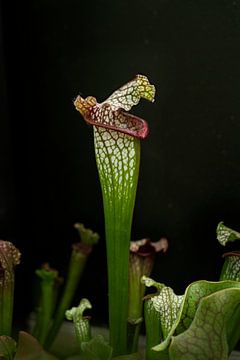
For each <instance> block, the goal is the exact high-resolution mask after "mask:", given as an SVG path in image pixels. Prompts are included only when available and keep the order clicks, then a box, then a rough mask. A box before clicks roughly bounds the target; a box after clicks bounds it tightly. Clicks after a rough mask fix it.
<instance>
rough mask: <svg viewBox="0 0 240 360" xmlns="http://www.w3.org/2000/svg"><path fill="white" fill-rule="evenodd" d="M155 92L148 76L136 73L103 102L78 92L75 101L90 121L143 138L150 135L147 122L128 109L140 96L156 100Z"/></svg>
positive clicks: (136, 102) (99, 125) (76, 105)
mask: <svg viewBox="0 0 240 360" xmlns="http://www.w3.org/2000/svg"><path fill="white" fill-rule="evenodd" d="M154 96H155V87H154V85H151V84H150V83H149V81H148V78H147V77H146V76H144V75H137V76H136V77H135V79H133V80H132V81H130V82H128V83H127V84H126V85H124V86H122V87H121V88H120V89H118V90H117V91H115V92H114V93H113V94H112V95H111V96H110V97H109V98H108V99H107V100H105V101H104V102H103V103H100V104H99V103H97V100H96V99H95V98H94V97H92V96H89V97H87V98H86V99H83V98H82V97H81V96H77V98H76V100H75V101H74V105H75V107H76V109H77V110H78V111H79V112H80V113H81V115H82V116H83V117H84V119H85V121H86V122H87V123H88V124H91V125H94V126H98V127H103V128H105V129H110V130H115V131H119V132H122V133H124V134H127V135H130V136H133V137H137V138H142V139H144V138H145V137H146V136H147V135H148V124H147V122H146V121H145V120H143V119H141V118H139V117H137V116H134V115H131V114H129V113H127V112H126V111H128V110H130V109H131V108H132V106H133V105H137V104H138V103H139V101H140V99H141V98H145V99H147V100H149V101H154Z"/></svg>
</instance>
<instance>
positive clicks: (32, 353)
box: [14, 331, 57, 360]
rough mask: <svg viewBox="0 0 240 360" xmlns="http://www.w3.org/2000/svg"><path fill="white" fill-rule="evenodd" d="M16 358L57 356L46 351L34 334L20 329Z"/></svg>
mask: <svg viewBox="0 0 240 360" xmlns="http://www.w3.org/2000/svg"><path fill="white" fill-rule="evenodd" d="M14 360H57V358H56V357H55V356H53V355H50V354H48V353H46V352H45V351H44V350H43V348H42V346H41V345H40V344H39V342H38V341H37V340H36V339H35V338H34V337H33V336H32V335H30V334H28V333H26V332H24V331H20V333H19V339H18V347H17V353H16V355H15V357H14Z"/></svg>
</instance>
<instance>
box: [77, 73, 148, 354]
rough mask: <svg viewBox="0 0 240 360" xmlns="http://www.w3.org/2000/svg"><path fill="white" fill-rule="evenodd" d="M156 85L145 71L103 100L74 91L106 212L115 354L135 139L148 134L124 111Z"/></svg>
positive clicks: (122, 309) (121, 342)
mask: <svg viewBox="0 0 240 360" xmlns="http://www.w3.org/2000/svg"><path fill="white" fill-rule="evenodd" d="M154 96H155V88H154V86H153V85H151V84H150V83H149V81H148V79H147V77H146V76H143V75H137V76H136V77H135V79H134V80H132V81H130V82H129V83H127V84H126V85H124V86H122V87H121V88H120V89H119V90H117V91H115V92H114V93H113V94H112V95H111V96H110V97H109V98H108V99H107V100H105V101H104V102H103V103H101V104H99V103H97V100H96V99H95V98H94V97H87V98H86V99H85V100H84V99H83V98H81V97H80V96H78V97H77V98H76V100H75V102H74V104H75V106H76V109H77V110H78V111H79V112H80V113H81V114H82V116H83V117H84V119H85V121H86V122H87V123H88V124H91V125H93V128H94V144H95V153H96V161H97V167H98V172H99V177H100V182H101V188H102V194H103V205H104V214H105V228H106V241H107V259H108V287H109V327H110V345H111V346H112V347H113V349H114V350H113V351H114V355H121V354H124V353H126V349H127V318H128V264H129V244H130V237H131V225H132V215H133V209H134V203H135V196H136V188H137V181H138V173H139V162H140V139H144V138H145V137H146V136H147V135H148V124H147V122H146V121H145V120H143V119H141V118H139V117H136V116H134V115H131V114H129V113H128V112H127V111H129V110H130V109H131V107H132V106H133V105H137V104H138V102H139V101H140V99H141V98H145V99H147V100H149V101H152V102H153V101H154Z"/></svg>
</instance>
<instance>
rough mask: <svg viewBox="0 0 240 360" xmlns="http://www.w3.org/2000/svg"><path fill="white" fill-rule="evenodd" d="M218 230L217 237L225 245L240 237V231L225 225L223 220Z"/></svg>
mask: <svg viewBox="0 0 240 360" xmlns="http://www.w3.org/2000/svg"><path fill="white" fill-rule="evenodd" d="M216 232H217V239H218V241H219V243H220V244H221V245H223V246H225V245H226V244H227V243H228V242H233V241H235V240H239V239H240V233H239V232H237V231H235V230H233V229H231V228H229V227H227V226H225V225H224V224H223V222H222V221H221V222H220V223H219V224H218V226H217V230H216Z"/></svg>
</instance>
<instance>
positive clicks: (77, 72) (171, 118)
mask: <svg viewBox="0 0 240 360" xmlns="http://www.w3.org/2000/svg"><path fill="white" fill-rule="evenodd" d="M0 19H1V24H0V25H1V33H0V35H1V39H0V41H1V44H0V45H1V63H0V77H1V79H0V80H1V82H0V91H1V103H2V104H1V108H0V112H1V121H0V131H1V142H0V148H1V164H0V166H1V168H0V194H1V196H0V235H1V237H2V238H3V239H6V240H11V241H13V242H14V244H15V245H16V246H18V247H19V248H20V249H21V251H22V265H21V266H20V267H18V270H17V288H16V304H17V307H16V309H17V315H18V316H20V314H21V315H23V316H24V315H25V314H26V313H27V312H28V311H29V310H30V308H31V302H30V304H29V305H28V304H27V301H28V297H30V296H31V295H32V281H33V278H34V275H33V274H34V269H35V268H36V267H37V266H39V265H40V264H41V263H42V262H43V261H49V262H50V264H51V265H52V266H54V267H57V268H59V269H62V272H63V271H64V269H65V268H66V265H67V260H68V256H69V255H68V254H70V246H71V243H72V242H73V241H75V240H76V238H77V234H76V233H75V231H74V230H73V224H74V223H75V222H76V221H80V222H83V223H84V224H85V225H86V226H87V227H91V228H93V229H94V230H95V231H98V232H99V233H100V234H101V241H100V243H99V245H98V246H97V248H95V251H94V253H93V254H92V256H91V258H90V260H89V263H88V269H87V272H85V274H84V277H83V280H82V283H81V288H80V289H79V293H78V294H77V297H76V302H78V301H79V298H80V297H82V296H84V297H88V298H89V299H90V300H91V301H92V302H93V303H94V309H93V315H94V319H95V320H96V321H106V319H107V315H106V301H107V287H106V265H105V264H106V258H105V239H104V218H103V213H102V202H101V190H100V186H99V182H98V176H97V170H96V165H95V159H94V150H93V136H92V129H91V128H90V127H88V126H87V125H86V124H85V123H84V121H83V119H82V118H81V117H80V115H79V114H78V113H77V112H76V111H75V109H74V106H73V103H72V100H73V99H74V97H76V95H77V94H79V93H80V94H81V95H82V96H84V97H85V96H88V95H93V96H95V97H96V98H97V99H98V100H99V102H101V101H102V100H104V99H105V98H106V97H107V96H108V95H109V94H110V93H111V92H112V91H113V90H115V89H117V88H118V87H119V86H121V85H123V84H124V83H126V82H127V81H129V80H131V79H132V78H133V77H134V76H135V75H136V74H138V73H140V74H145V75H147V76H148V77H149V79H150V81H151V82H152V83H154V84H155V85H156V88H157V96H156V102H155V103H154V104H153V105H152V104H150V103H147V102H144V101H143V102H142V103H141V104H140V105H139V106H138V107H136V108H134V109H133V110H132V112H133V113H135V114H137V115H139V116H141V117H143V118H146V119H147V120H148V122H149V126H150V131H151V133H150V136H149V138H148V139H147V140H145V141H144V142H142V159H141V171H140V179H139V188H138V193H137V201H136V209H135V217H134V223H133V231H132V238H133V239H139V238H142V237H146V236H148V237H150V238H151V239H152V240H158V239H159V237H160V236H163V235H164V236H167V237H168V239H169V241H170V248H169V251H168V253H167V254H166V255H165V256H161V255H159V256H158V257H157V263H156V265H155V268H154V272H153V276H154V278H155V279H157V280H159V281H161V282H165V283H167V284H169V285H170V286H172V287H174V289H175V290H176V292H177V293H181V292H183V291H184V288H185V287H186V286H187V285H188V284H189V283H190V282H191V281H194V280H197V279H200V278H201V279H202V278H204V279H209V280H216V279H218V275H219V271H220V268H221V264H222V260H221V253H222V252H223V251H224V249H222V248H221V246H220V245H219V244H218V243H217V241H216V235H215V229H216V226H217V223H218V222H219V221H220V220H224V221H225V223H226V224H227V225H229V226H231V227H233V228H235V229H236V230H240V217H239V212H240V145H239V140H240V101H239V94H240V79H239V76H240V65H239V64H240V50H239V45H240V20H239V19H240V2H239V0H233V1H230V0H225V1H224V0H216V1H215V0H211V1H209V0H195V1H193V0H192V1H188V0H182V1H179V0H148V1H145V0H144V1H143V0H139V1H130V0H129V1H126V0H122V1H113V0H102V1H96V0H95V1H92V2H86V1H85V2H84V1H80V0H62V1H59V0H58V1H57V0H50V1H49V0H32V1H29V2H28V1H23V2H14V1H2V3H1V18H0ZM62 272H61V273H62Z"/></svg>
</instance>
